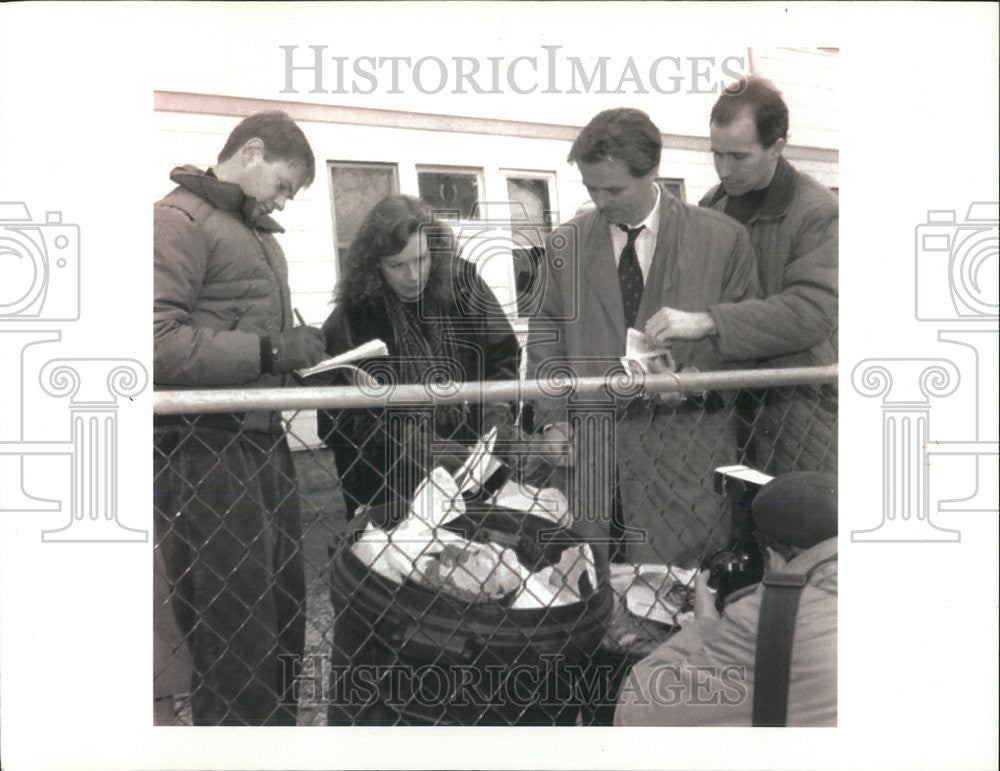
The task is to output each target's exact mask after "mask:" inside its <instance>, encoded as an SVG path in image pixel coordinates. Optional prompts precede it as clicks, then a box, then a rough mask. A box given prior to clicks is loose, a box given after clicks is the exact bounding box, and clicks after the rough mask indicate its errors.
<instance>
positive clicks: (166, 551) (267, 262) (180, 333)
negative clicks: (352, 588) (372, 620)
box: [153, 112, 324, 725]
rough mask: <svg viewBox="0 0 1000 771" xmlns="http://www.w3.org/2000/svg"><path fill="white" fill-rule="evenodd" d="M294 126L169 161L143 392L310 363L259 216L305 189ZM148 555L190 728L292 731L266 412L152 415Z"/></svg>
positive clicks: (286, 455) (289, 496)
mask: <svg viewBox="0 0 1000 771" xmlns="http://www.w3.org/2000/svg"><path fill="white" fill-rule="evenodd" d="M314 174H315V160H314V158H313V154H312V150H311V149H310V147H309V143H308V142H307V140H306V138H305V135H304V134H303V133H302V131H301V130H300V129H299V127H298V126H296V125H295V123H294V122H293V121H292V120H291V119H290V118H289V117H288V116H287V115H285V114H284V113H281V112H270V113H261V114H257V115H252V116H250V117H248V118H246V119H245V120H243V121H242V122H241V123H240V124H239V125H238V126H237V127H236V128H235V129H234V130H233V132H232V134H230V136H229V139H228V141H227V142H226V145H225V147H223V149H222V152H221V153H219V159H218V163H217V164H216V165H215V166H214V167H212V168H211V169H209V170H208V171H201V170H199V169H197V168H195V167H193V166H182V167H179V168H176V169H174V170H173V172H172V173H171V175H170V178H171V179H172V180H173V181H174V182H175V183H176V184H177V185H178V187H177V188H175V189H174V190H173V191H172V192H171V193H169V194H168V195H167V196H165V197H164V198H163V199H162V200H161V201H159V202H158V203H157V204H156V205H155V207H154V209H153V216H154V219H153V223H154V224H153V227H154V230H153V239H154V241H153V259H154V263H153V287H154V290H153V292H154V300H153V340H154V354H153V370H154V380H155V383H156V385H157V387H158V388H161V389H164V388H206V387H216V386H221V387H227V386H228V387H238V388H259V387H279V386H281V385H284V384H285V382H286V380H287V373H288V372H290V371H291V370H293V369H297V368H300V367H306V366H310V365H312V364H315V363H316V362H318V361H320V360H321V359H322V358H323V356H324V351H323V336H322V333H321V332H320V330H318V329H314V328H311V327H304V326H300V327H293V324H294V321H293V315H292V308H291V302H290V294H289V289H288V266H287V264H286V262H285V258H284V255H283V253H282V251H281V247H280V246H279V245H278V242H277V241H276V240H275V238H274V235H273V234H274V233H275V232H281V226H280V225H278V223H277V222H275V221H274V220H273V219H271V218H270V216H268V215H270V213H271V212H272V211H273V210H274V209H278V210H279V211H280V210H281V209H282V208H283V207H284V205H285V203H286V202H287V201H288V200H290V199H291V198H292V197H293V196H294V195H295V194H296V192H298V190H299V189H300V188H301V187H303V186H305V185H308V184H310V183H311V182H312V180H313V176H314ZM154 448H155V449H154V454H153V462H154V508H155V523H156V533H157V548H158V549H159V550H160V552H161V553H162V556H163V560H164V564H165V567H166V572H167V577H168V580H169V582H170V590H171V599H172V604H173V610H174V615H175V618H176V619H177V623H178V627H179V629H180V632H181V634H182V635H183V636H184V639H185V640H186V642H187V644H188V646H189V647H190V649H191V654H192V658H193V664H194V672H193V676H192V679H193V682H192V696H191V707H192V713H193V718H194V722H195V723H196V724H197V725H294V724H295V707H294V704H289V703H288V702H289V695H290V694H291V686H292V679H293V678H292V676H291V673H293V672H294V670H295V667H294V662H295V660H296V658H297V657H301V655H302V651H303V647H304V641H305V615H304V611H305V578H304V572H303V562H302V554H301V548H300V543H299V542H300V539H301V532H302V524H301V516H300V512H299V505H298V499H297V497H296V494H295V487H294V483H295V469H294V467H293V465H292V459H291V454H290V452H289V450H288V444H287V442H286V440H285V435H284V430H283V428H282V425H281V421H280V415H279V414H278V413H270V412H247V413H226V414H205V415H189V416H179V417H178V416H159V417H157V418H155V419H154Z"/></svg>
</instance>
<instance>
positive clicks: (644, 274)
mask: <svg viewBox="0 0 1000 771" xmlns="http://www.w3.org/2000/svg"><path fill="white" fill-rule="evenodd" d="M661 150H662V139H661V136H660V131H659V129H658V128H657V127H656V126H655V125H654V124H653V122H652V121H651V120H650V119H649V116H648V115H646V114H645V113H643V112H641V111H639V110H634V109H626V108H622V109H614V110H607V111H605V112H602V113H600V114H598V115H597V116H595V117H594V118H593V120H591V122H590V123H589V124H588V125H587V126H586V127H585V128H584V129H583V131H582V132H581V133H580V135H579V136H578V137H577V139H576V141H575V142H574V143H573V146H572V148H571V150H570V154H569V161H570V162H573V163H576V164H577V167H578V168H579V171H580V176H581V178H582V181H583V184H584V185H585V186H586V188H587V191H588V193H589V194H590V197H591V199H592V200H593V202H594V209H593V210H590V211H587V212H584V213H582V214H580V215H578V216H577V217H575V218H574V219H572V220H570V221H569V222H567V223H565V224H564V225H562V226H561V227H559V228H557V229H556V230H555V231H554V232H553V233H552V234H551V235H550V236H549V238H548V239H547V242H546V254H545V262H544V265H543V266H542V268H543V274H542V282H543V283H542V286H543V287H544V288H543V292H544V294H543V296H542V302H541V303H540V309H539V312H538V313H537V314H536V315H535V317H534V318H532V320H531V325H530V330H529V341H528V362H529V372H530V373H531V374H532V375H533V376H534V377H537V378H538V379H539V380H547V379H548V380H552V379H553V378H555V379H558V378H559V377H560V376H562V375H569V376H570V377H585V376H602V375H604V376H607V375H612V376H613V373H614V372H616V371H617V372H618V373H620V372H621V370H620V364H619V359H620V357H621V356H623V355H624V354H625V350H626V334H627V332H626V330H627V329H628V328H630V327H632V328H635V329H637V330H642V329H643V328H644V326H645V324H646V322H647V320H648V319H649V318H651V317H652V316H654V315H655V314H656V313H657V312H659V311H660V310H661V309H662V308H664V307H672V308H680V309H683V310H686V311H690V312H695V311H704V310H706V309H708V308H709V307H710V306H712V305H714V304H717V303H723V302H726V303H732V302H740V301H742V300H746V299H749V298H752V297H755V296H756V295H757V292H758V286H757V267H756V264H755V261H754V255H753V248H752V246H751V244H750V239H749V236H748V235H747V232H746V230H745V229H744V228H743V227H742V226H741V225H739V223H737V222H735V221H734V220H732V219H730V218H728V217H725V216H724V215H722V214H719V213H717V212H714V211H711V210H708V209H699V208H697V207H694V206H688V205H686V204H684V203H681V202H680V201H679V200H677V198H675V197H674V196H673V195H671V194H670V193H669V192H668V191H667V190H665V189H663V188H661V187H659V186H658V185H657V184H656V182H655V178H656V175H657V173H658V169H659V163H660V153H661ZM672 353H673V357H674V359H675V361H676V362H677V363H678V364H679V365H681V366H683V367H689V368H690V367H695V368H697V369H699V370H703V371H704V370H713V369H718V368H720V366H721V362H720V360H719V356H718V354H717V352H716V350H715V348H714V347H713V345H712V344H711V342H709V341H708V340H704V339H703V340H696V341H690V342H689V341H679V342H677V343H676V344H674V345H673V346H672ZM725 402H726V400H725V399H722V398H719V397H718V395H716V396H715V397H714V398H713V399H709V400H705V401H702V402H697V401H695V400H691V399H686V400H683V401H681V402H680V403H676V404H667V403H665V402H662V401H656V400H652V399H648V398H631V399H622V398H619V399H614V400H608V401H607V402H603V403H601V402H599V400H591V401H590V402H584V401H583V400H580V399H574V398H572V397H570V398H565V397H564V398H560V397H559V396H558V395H555V394H554V395H553V396H552V397H551V398H543V399H541V400H539V401H538V403H536V405H535V426H536V427H541V432H542V435H543V439H544V441H545V444H547V445H548V446H549V447H550V448H555V447H556V446H559V445H560V444H561V445H565V446H568V447H569V448H571V451H570V452H569V453H567V454H566V455H565V456H564V457H563V460H562V464H563V465H565V466H569V469H568V476H569V481H568V487H569V494H570V496H571V502H572V503H571V505H572V508H573V510H574V516H575V518H576V520H577V521H576V527H577V528H578V529H579V530H580V532H581V533H583V534H585V535H587V536H588V537H589V538H590V539H591V541H592V542H593V543H595V544H600V543H605V544H608V545H609V546H611V547H612V550H611V551H612V556H622V555H624V556H626V557H627V558H628V559H629V560H630V561H633V562H659V563H663V562H671V563H673V564H678V565H694V564H696V563H697V562H698V560H699V559H700V558H701V557H702V556H703V555H704V554H705V553H706V552H707V551H709V550H710V549H713V548H715V547H718V546H721V545H723V544H725V542H726V541H727V539H728V535H729V521H728V517H727V515H726V511H725V509H724V507H723V505H722V503H721V501H719V500H718V499H717V497H716V496H715V494H714V493H713V492H712V487H711V479H712V470H713V469H714V468H715V467H716V466H719V465H725V464H727V463H732V462H733V461H734V460H735V452H736V442H735V432H734V427H733V421H732V410H731V405H727V404H726V403H725ZM612 439H613V441H612ZM609 451H610V452H609Z"/></svg>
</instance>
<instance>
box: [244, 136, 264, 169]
mask: <svg viewBox="0 0 1000 771" xmlns="http://www.w3.org/2000/svg"><path fill="white" fill-rule="evenodd" d="M240 160H241V161H242V162H243V165H244V166H251V165H253V164H255V163H258V162H260V161H262V160H264V140H263V139H260V138H258V137H253V138H252V139H248V140H247V141H246V142H244V143H243V147H241V148H240Z"/></svg>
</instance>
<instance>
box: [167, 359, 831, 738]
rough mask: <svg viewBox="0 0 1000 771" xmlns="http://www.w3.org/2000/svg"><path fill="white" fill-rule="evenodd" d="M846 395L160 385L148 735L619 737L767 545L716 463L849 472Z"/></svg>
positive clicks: (698, 386)
mask: <svg viewBox="0 0 1000 771" xmlns="http://www.w3.org/2000/svg"><path fill="white" fill-rule="evenodd" d="M835 384H836V367H835V366H830V367H815V368H801V369H787V370H746V371H729V372H724V373H694V372H693V373H680V374H663V375H647V376H645V377H641V376H635V375H632V374H628V373H626V372H625V371H624V370H620V371H618V372H615V373H611V374H610V375H609V376H608V377H605V378H583V379H578V380H572V379H567V378H562V377H552V378H549V380H548V381H537V382H536V381H530V382H517V381H511V382H490V383H470V384H460V385H459V384H455V383H451V382H446V381H434V379H433V378H431V379H430V382H426V383H424V384H417V385H386V384H385V383H381V384H379V383H376V382H370V383H366V384H363V385H360V386H337V387H333V386H331V387H325V386H324V387H315V388H297V389H284V390H217V391H204V390H202V391H159V392H157V393H156V395H155V400H154V401H155V411H156V425H155V428H154V474H155V479H154V516H155V524H156V546H155V558H156V581H155V584H156V600H155V602H156V607H155V614H154V621H155V651H154V652H155V671H154V678H155V683H154V691H155V693H154V696H155V699H156V702H155V716H156V717H155V720H156V723H157V724H160V725H191V724H208V725H221V724H227V725H228V724H237V725H241V724H249V725H282V724H286V725H294V724H298V725H397V724H400V725H402V724H411V725H412V724H416V725H428V724H430V725H434V724H448V725H455V724H457V725H560V724H565V725H579V724H583V725H601V724H609V723H610V718H611V715H612V714H613V706H614V699H615V694H616V692H617V689H618V687H619V684H620V683H621V681H622V678H623V676H624V674H625V672H626V671H627V669H628V667H629V665H630V664H632V663H634V662H635V661H637V660H638V659H639V658H641V657H642V656H643V655H644V654H646V653H648V652H649V651H650V650H652V648H653V647H655V646H656V645H658V644H659V643H660V642H662V641H664V640H665V639H667V637H669V635H670V634H671V633H672V632H673V631H675V630H676V629H677V628H678V627H679V626H680V625H682V624H683V623H685V622H686V621H687V620H689V619H690V617H691V601H692V591H691V584H692V580H693V575H694V572H695V570H696V569H697V567H698V566H699V565H700V564H701V563H702V562H703V561H704V560H705V559H706V558H707V557H709V556H710V555H712V554H713V553H715V552H716V551H717V550H719V549H720V548H722V547H725V546H727V545H728V544H730V543H731V542H732V541H733V540H734V539H747V538H750V537H752V532H751V526H750V521H749V516H748V513H747V512H748V507H747V501H746V499H745V498H746V495H745V494H743V493H741V494H738V495H734V493H733V492H732V491H731V490H728V489H726V488H724V487H720V486H719V484H718V477H717V474H716V473H715V470H716V469H718V468H720V467H727V466H733V465H737V464H745V465H747V466H750V467H752V468H755V469H758V470H761V471H763V472H765V473H767V474H771V475H776V474H779V473H783V472H785V471H789V470H794V469H823V470H833V471H835V470H836V418H837V406H836V390H835V387H836V386H835ZM539 398H550V399H551V398H558V399H561V400H564V402H565V404H566V407H567V416H568V422H569V424H570V429H571V431H570V437H569V439H568V441H567V442H565V443H564V444H563V445H561V446H554V445H551V444H550V445H545V444H542V443H540V442H539V441H538V440H537V439H534V438H533V436H537V434H535V433H534V432H536V431H537V430H538V429H539V428H541V427H540V426H534V425H533V415H532V409H531V406H530V405H531V404H532V402H533V401H534V400H537V399H539ZM313 410H316V411H317V412H316V415H317V419H316V420H313V418H312V414H313V413H312V411H313ZM279 414H280V415H281V416H282V417H281V418H280V419H279V418H278V417H277V416H278V415H279ZM303 417H308V419H307V420H303V419H302V418H303ZM303 426H304V427H305V428H303ZM491 426H492V427H496V428H497V429H498V430H497V431H496V432H495V438H493V442H492V447H490V448H489V449H491V450H492V452H490V453H485V452H484V453H482V454H476V457H477V458H480V457H481V458H482V462H480V463H471V464H470V463H466V461H467V459H468V458H469V456H470V452H471V451H472V450H473V449H474V448H475V447H476V446H477V441H478V440H479V439H480V438H482V437H483V435H484V434H486V432H487V430H488V429H489V428H490V427H491ZM314 430H315V432H316V433H315V434H314V433H313V431H314ZM289 438H291V439H292V440H293V443H297V444H298V445H301V446H304V447H306V448H308V449H304V450H298V451H295V452H291V451H290V450H289V444H288V439H289ZM480 449H486V448H484V447H480ZM435 468H440V469H443V471H436V472H434V473H433V474H431V472H432V470H433V469H435ZM425 479H426V480H427V481H424V480H425ZM422 482H423V484H421V483H422ZM463 490H464V492H463Z"/></svg>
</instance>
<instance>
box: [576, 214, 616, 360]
mask: <svg viewBox="0 0 1000 771" xmlns="http://www.w3.org/2000/svg"><path fill="white" fill-rule="evenodd" d="M584 243H585V244H586V246H585V247H584V248H583V249H581V250H580V252H581V255H580V256H581V257H582V261H583V266H582V268H583V273H584V279H585V285H587V286H590V287H591V288H592V289H593V294H594V295H596V296H597V300H598V303H599V304H600V306H601V309H602V310H603V312H604V314H605V315H606V316H607V321H608V326H607V329H608V331H610V332H612V334H613V335H614V337H615V340H616V342H617V343H618V347H619V348H620V350H621V351H622V352H624V351H625V310H624V308H622V295H621V291H620V290H619V288H618V271H617V270H616V268H615V259H614V254H613V252H614V247H613V246H612V244H611V234H610V233H609V231H608V224H607V222H605V220H604V217H602V216H601V215H600V214H597V215H595V216H594V218H593V220H592V221H591V225H590V229H589V231H588V232H587V234H586V238H585V240H584ZM584 301H586V298H584ZM581 310H582V309H581Z"/></svg>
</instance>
